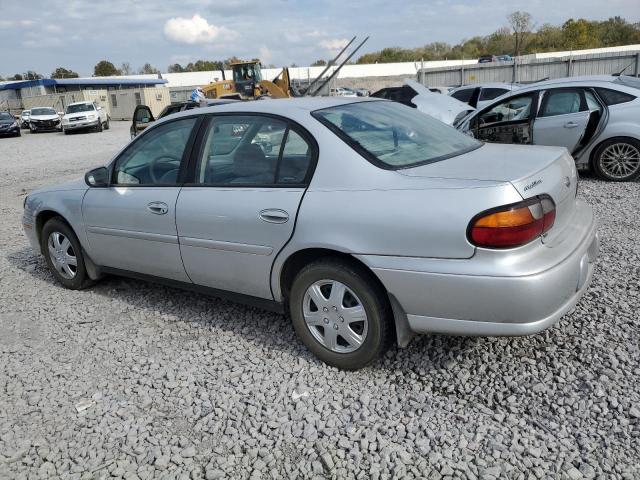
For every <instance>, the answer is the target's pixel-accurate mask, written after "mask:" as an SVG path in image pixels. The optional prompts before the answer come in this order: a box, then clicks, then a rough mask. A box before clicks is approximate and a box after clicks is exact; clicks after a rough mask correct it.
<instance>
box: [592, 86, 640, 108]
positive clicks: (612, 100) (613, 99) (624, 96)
mask: <svg viewBox="0 0 640 480" xmlns="http://www.w3.org/2000/svg"><path fill="white" fill-rule="evenodd" d="M596 91H597V92H598V95H600V97H601V98H602V100H604V103H606V104H607V105H617V104H618V103H625V102H630V101H632V100H635V98H636V97H634V96H633V95H631V94H629V93H625V92H620V91H618V90H610V89H608V88H596Z"/></svg>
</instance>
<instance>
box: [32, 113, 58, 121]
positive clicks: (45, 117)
mask: <svg viewBox="0 0 640 480" xmlns="http://www.w3.org/2000/svg"><path fill="white" fill-rule="evenodd" d="M58 119H60V117H59V116H58V115H57V114H55V115H31V116H30V117H29V120H58Z"/></svg>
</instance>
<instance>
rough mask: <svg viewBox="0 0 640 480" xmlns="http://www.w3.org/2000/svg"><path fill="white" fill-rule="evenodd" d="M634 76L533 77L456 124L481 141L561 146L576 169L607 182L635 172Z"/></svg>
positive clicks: (639, 114)
mask: <svg viewBox="0 0 640 480" xmlns="http://www.w3.org/2000/svg"><path fill="white" fill-rule="evenodd" d="M639 97H640V79H638V78H635V77H628V76H591V77H570V78H562V79H557V80H549V81H544V82H537V83H535V84H532V85H528V86H526V87H524V88H520V89H518V90H516V91H514V92H511V93H510V94H508V95H505V96H502V97H500V98H498V99H496V100H495V101H494V102H492V103H491V104H490V105H488V106H486V107H485V108H483V109H478V111H477V112H475V113H473V114H471V115H470V116H469V117H467V118H466V119H464V121H463V122H461V123H460V125H459V128H460V129H461V130H463V131H465V132H468V133H470V134H472V135H473V136H475V137H476V138H478V139H480V140H483V141H487V142H500V143H522V144H535V145H555V146H562V147H565V148H566V149H567V150H568V151H569V152H570V153H571V154H572V155H573V157H574V158H575V160H576V163H577V165H578V167H579V168H592V169H593V170H594V171H595V172H596V174H597V175H598V176H600V177H601V178H604V179H606V180H612V181H629V180H633V179H635V178H638V176H640V98H639Z"/></svg>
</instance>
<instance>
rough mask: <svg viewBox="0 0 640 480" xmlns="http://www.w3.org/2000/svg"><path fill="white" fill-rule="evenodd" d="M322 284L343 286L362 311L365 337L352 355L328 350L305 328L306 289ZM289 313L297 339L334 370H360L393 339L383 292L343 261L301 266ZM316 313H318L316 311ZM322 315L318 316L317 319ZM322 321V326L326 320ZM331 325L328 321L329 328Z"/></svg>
mask: <svg viewBox="0 0 640 480" xmlns="http://www.w3.org/2000/svg"><path fill="white" fill-rule="evenodd" d="M323 280H330V281H337V282H340V283H342V284H343V285H345V286H346V287H347V288H348V289H349V290H351V291H352V292H353V293H354V294H355V296H356V297H357V300H358V301H359V302H360V303H361V305H362V307H363V308H364V311H365V313H366V317H367V333H366V336H365V337H364V340H363V342H362V344H361V345H360V346H359V347H358V348H357V349H356V350H355V351H352V352H347V353H340V352H336V351H333V350H331V349H330V348H328V347H326V346H325V345H324V344H323V343H321V342H320V341H319V340H317V339H316V338H315V337H314V335H313V334H312V333H311V328H314V327H309V326H308V325H307V322H306V321H305V318H304V311H303V309H304V302H305V295H306V292H307V289H308V288H309V287H310V286H311V285H313V284H314V283H316V282H320V281H323ZM289 311H290V314H291V320H292V323H293V327H294V329H295V331H296V333H297V335H298V338H300V340H301V341H302V342H303V343H304V344H305V345H306V346H307V348H309V350H311V352H313V353H314V354H315V355H316V356H317V357H318V358H319V359H320V360H322V361H323V362H324V363H326V364H328V365H331V366H333V367H336V368H340V369H344V370H357V369H359V368H362V367H364V366H366V365H368V364H369V363H371V362H373V361H374V360H376V359H377V358H379V357H380V356H381V355H382V354H383V353H384V352H386V351H387V349H388V348H389V346H390V345H391V343H392V342H393V339H394V324H393V316H392V312H391V306H390V305H389V300H388V297H387V294H386V292H385V291H384V289H383V288H382V287H381V286H380V285H379V283H378V282H377V280H376V279H375V278H373V276H372V275H371V274H370V273H369V272H368V271H366V270H365V269H364V268H362V267H359V266H358V265H354V264H352V263H350V262H347V261H343V260H339V259H326V260H319V261H316V262H313V263H311V264H309V265H307V266H305V267H304V268H303V269H302V270H301V271H300V272H299V273H298V275H296V278H295V279H294V281H293V285H292V287H291V293H290V296H289ZM318 312H320V309H319V307H318ZM324 315H325V314H324V313H320V316H324ZM327 315H329V314H327ZM336 315H338V314H337V313H336ZM340 318H342V317H340ZM324 321H325V323H326V321H327V319H324ZM332 321H333V320H331V321H329V324H331V322H332ZM334 326H335V325H334ZM336 328H338V327H336ZM322 331H324V327H322ZM338 335H339V334H338ZM339 340H342V341H343V342H344V339H343V338H342V337H339ZM336 343H337V342H336Z"/></svg>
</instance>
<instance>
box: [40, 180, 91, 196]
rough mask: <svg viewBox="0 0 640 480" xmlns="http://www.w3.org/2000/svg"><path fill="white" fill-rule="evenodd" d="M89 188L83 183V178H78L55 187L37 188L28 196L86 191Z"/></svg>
mask: <svg viewBox="0 0 640 480" xmlns="http://www.w3.org/2000/svg"><path fill="white" fill-rule="evenodd" d="M87 188H89V186H88V185H87V184H86V183H85V181H84V178H78V179H76V180H71V181H69V182H64V183H60V184H57V185H47V186H46V187H41V188H38V189H37V190H34V191H33V192H31V193H30V194H29V195H36V194H38V193H48V192H66V191H69V190H86V189H87Z"/></svg>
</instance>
